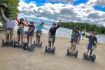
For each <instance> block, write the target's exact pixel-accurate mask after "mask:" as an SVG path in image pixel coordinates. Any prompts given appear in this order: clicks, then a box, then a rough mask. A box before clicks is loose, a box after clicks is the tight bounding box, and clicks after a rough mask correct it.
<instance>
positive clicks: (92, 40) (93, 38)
mask: <svg viewBox="0 0 105 70" xmlns="http://www.w3.org/2000/svg"><path fill="white" fill-rule="evenodd" d="M88 38H89V44H92V45H93V43H94V40H95V37H94V36H89V37H88Z"/></svg>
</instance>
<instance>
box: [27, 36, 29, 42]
mask: <svg viewBox="0 0 105 70" xmlns="http://www.w3.org/2000/svg"><path fill="white" fill-rule="evenodd" d="M27 43H28V44H29V35H27Z"/></svg>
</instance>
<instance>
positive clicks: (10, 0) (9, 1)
mask: <svg viewBox="0 0 105 70" xmlns="http://www.w3.org/2000/svg"><path fill="white" fill-rule="evenodd" d="M18 2H19V0H0V4H5V5H6V6H7V8H6V9H3V10H4V14H5V15H6V16H7V17H9V16H12V17H13V18H14V19H15V18H16V13H17V12H18V10H17V6H18ZM0 21H2V23H4V22H5V21H4V19H3V18H2V16H1V11H0ZM4 25H5V24H4Z"/></svg>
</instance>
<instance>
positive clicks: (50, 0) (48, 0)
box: [47, 0, 75, 2]
mask: <svg viewBox="0 0 105 70" xmlns="http://www.w3.org/2000/svg"><path fill="white" fill-rule="evenodd" d="M73 1H75V0H47V2H73Z"/></svg>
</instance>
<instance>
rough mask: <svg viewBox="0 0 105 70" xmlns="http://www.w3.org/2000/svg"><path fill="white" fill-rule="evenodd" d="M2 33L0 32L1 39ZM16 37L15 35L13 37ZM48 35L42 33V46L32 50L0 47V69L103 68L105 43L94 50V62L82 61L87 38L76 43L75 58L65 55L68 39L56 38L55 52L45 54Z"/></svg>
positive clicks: (52, 69)
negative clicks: (76, 54) (76, 52)
mask: <svg viewBox="0 0 105 70" xmlns="http://www.w3.org/2000/svg"><path fill="white" fill-rule="evenodd" d="M3 38H5V37H4V34H3V33H2V34H0V40H2V39H3ZM15 38H16V35H15V37H14V39H15ZM47 39H48V37H47V36H46V35H43V37H42V41H43V48H36V49H35V51H34V52H29V51H24V50H22V49H20V48H12V47H0V70H104V69H105V53H104V52H105V44H99V45H98V48H97V49H96V50H95V51H94V53H95V54H96V55H97V59H96V62H94V63H92V62H89V61H83V60H82V55H83V53H84V52H85V51H86V45H87V40H82V41H81V43H80V44H79V45H78V47H77V49H78V51H79V56H78V58H77V59H75V58H73V57H67V56H66V50H67V46H69V45H70V44H69V39H68V38H62V37H57V38H56V43H55V45H56V54H55V55H51V54H45V53H44V48H45V45H46V44H47V41H48V40H47Z"/></svg>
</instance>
